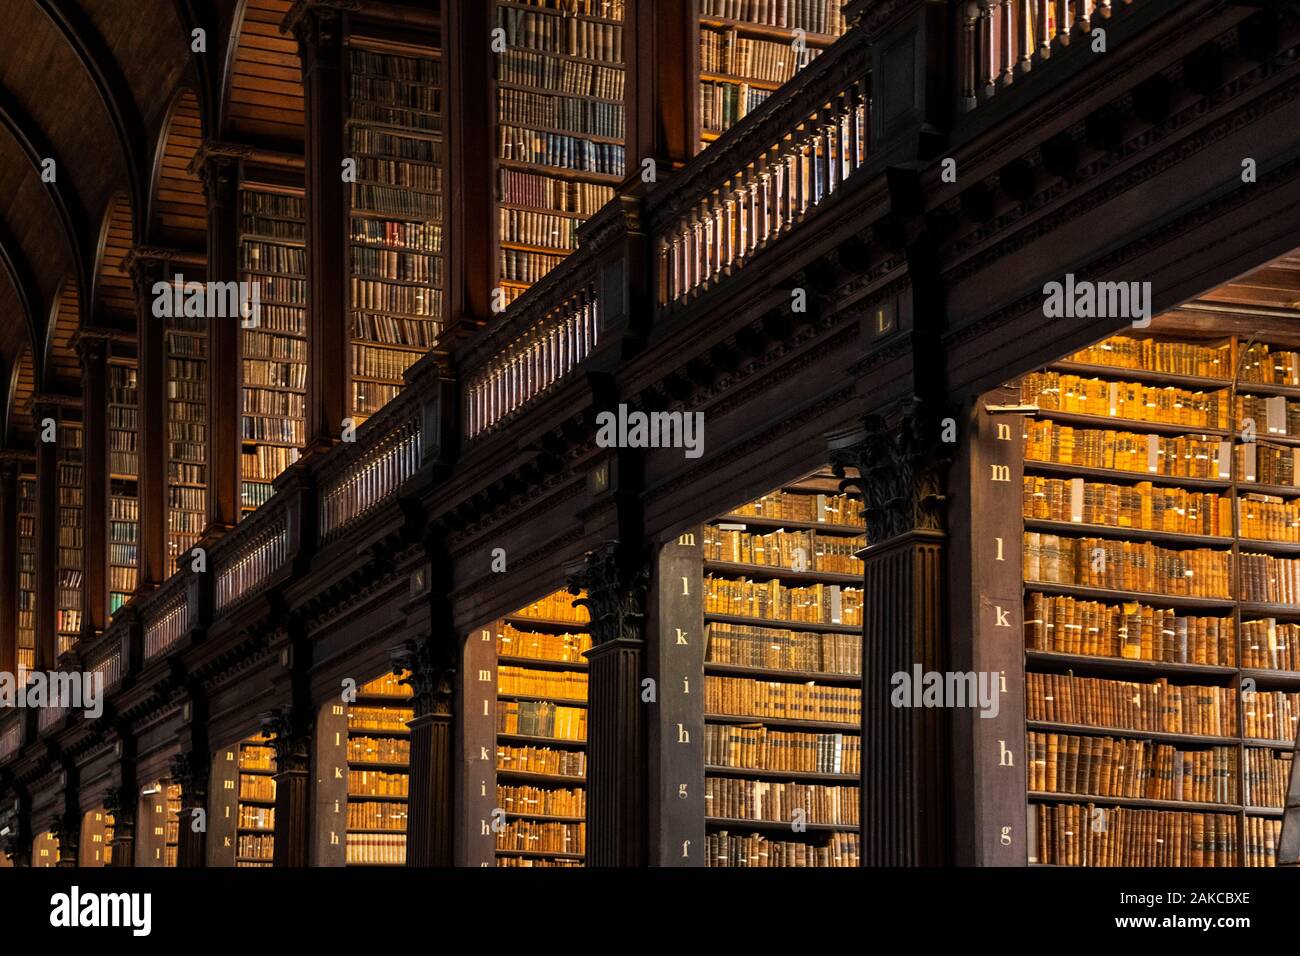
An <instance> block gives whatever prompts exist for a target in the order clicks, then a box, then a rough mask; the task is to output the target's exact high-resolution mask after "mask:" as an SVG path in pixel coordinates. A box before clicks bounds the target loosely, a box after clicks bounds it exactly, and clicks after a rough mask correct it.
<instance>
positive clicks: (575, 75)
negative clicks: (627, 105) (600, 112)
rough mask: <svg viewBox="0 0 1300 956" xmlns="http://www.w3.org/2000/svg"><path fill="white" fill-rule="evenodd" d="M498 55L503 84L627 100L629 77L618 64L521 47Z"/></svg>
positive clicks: (498, 78)
mask: <svg viewBox="0 0 1300 956" xmlns="http://www.w3.org/2000/svg"><path fill="white" fill-rule="evenodd" d="M496 59H497V82H498V83H499V84H500V83H505V84H512V85H518V86H521V87H524V88H526V89H530V90H532V89H542V90H551V91H553V92H555V93H569V94H573V95H575V96H594V97H596V98H598V99H602V100H606V101H610V102H619V103H621V102H622V100H623V87H624V79H625V78H624V74H623V70H622V69H620V68H618V67H616V66H600V65H598V64H595V63H579V62H577V61H575V60H566V59H561V58H559V57H554V56H548V55H547V54H545V53H534V52H531V51H529V50H518V49H511V50H506V51H505V52H504V53H500V54H498V55H497V58H496Z"/></svg>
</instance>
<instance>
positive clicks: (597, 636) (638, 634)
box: [569, 541, 650, 645]
mask: <svg viewBox="0 0 1300 956" xmlns="http://www.w3.org/2000/svg"><path fill="white" fill-rule="evenodd" d="M624 552H625V549H624V548H623V547H622V546H621V545H620V543H619V542H617V541H611V542H610V543H609V544H607V545H606V546H605V547H604V548H602V549H600V550H599V551H591V552H588V553H587V557H586V560H585V562H584V564H583V566H582V568H581V569H579V570H577V571H575V572H574V573H572V574H571V575H570V576H569V593H570V594H577V593H579V592H580V591H583V590H585V591H586V592H587V596H586V597H585V598H579V599H577V600H575V601H574V602H573V603H574V604H575V605H577V606H579V607H585V608H587V610H588V612H589V613H590V614H591V627H590V630H591V640H592V643H593V644H597V645H600V644H607V643H609V642H611V641H616V640H625V641H640V640H644V637H643V634H644V627H645V602H646V586H647V583H648V582H649V580H650V570H649V568H648V567H647V566H646V565H645V563H644V562H640V561H639V560H638V559H636V558H633V557H630V556H629V555H627V554H625V553H624Z"/></svg>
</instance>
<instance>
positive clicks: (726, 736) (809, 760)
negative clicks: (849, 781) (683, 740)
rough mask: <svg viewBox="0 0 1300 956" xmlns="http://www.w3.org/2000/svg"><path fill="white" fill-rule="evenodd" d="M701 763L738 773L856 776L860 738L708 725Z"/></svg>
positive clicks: (860, 760)
mask: <svg viewBox="0 0 1300 956" xmlns="http://www.w3.org/2000/svg"><path fill="white" fill-rule="evenodd" d="M704 763H705V764H706V765H707V766H710V767H731V768H735V769H739V770H789V771H792V772H796V773H840V774H857V773H858V772H859V771H860V769H861V765H862V738H861V737H858V736H856V735H854V734H838V733H836V734H817V733H812V734H810V733H801V732H797V731H786V730H773V729H771V728H770V727H742V726H737V725H734V724H708V725H706V726H705V728H704Z"/></svg>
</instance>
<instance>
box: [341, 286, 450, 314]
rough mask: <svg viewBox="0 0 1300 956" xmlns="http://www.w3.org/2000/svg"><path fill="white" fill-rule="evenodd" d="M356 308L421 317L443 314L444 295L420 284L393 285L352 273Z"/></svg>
mask: <svg viewBox="0 0 1300 956" xmlns="http://www.w3.org/2000/svg"><path fill="white" fill-rule="evenodd" d="M350 288H351V299H350V300H349V301H350V302H351V305H352V308H353V309H364V310H366V311H375V312H396V313H399V314H401V315H413V316H419V317H422V318H440V317H441V316H442V295H441V291H440V290H438V289H430V288H424V287H421V286H409V285H394V284H393V283H391V282H381V281H378V280H375V279H363V278H358V277H356V276H353V277H352V281H351V283H350Z"/></svg>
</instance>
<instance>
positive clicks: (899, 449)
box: [831, 399, 956, 544]
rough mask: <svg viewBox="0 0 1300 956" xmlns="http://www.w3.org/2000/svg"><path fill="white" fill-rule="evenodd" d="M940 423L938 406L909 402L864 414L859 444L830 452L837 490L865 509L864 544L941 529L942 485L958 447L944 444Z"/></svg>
mask: <svg viewBox="0 0 1300 956" xmlns="http://www.w3.org/2000/svg"><path fill="white" fill-rule="evenodd" d="M944 418H945V416H944V415H943V414H942V412H941V410H940V409H939V408H937V407H936V406H934V405H932V404H927V403H924V402H921V401H920V400H918V399H911V400H908V401H907V402H905V403H903V404H902V405H900V406H898V407H897V408H895V409H894V410H893V411H892V413H888V414H870V415H867V416H866V417H865V418H864V419H863V431H864V432H865V435H864V437H863V438H862V440H861V441H859V442H857V443H855V444H853V445H850V446H848V447H845V448H839V449H835V450H833V451H832V452H831V465H832V467H833V468H834V470H835V474H836V476H837V477H839V478H840V488H841V489H843V490H845V491H851V492H852V493H854V494H856V495H857V496H858V497H860V498H861V499H862V500H863V502H864V504H865V507H864V509H863V512H862V513H863V516H864V517H865V518H866V521H867V542H868V544H879V543H881V542H882V541H888V540H889V539H891V538H896V537H899V536H901V535H905V534H909V533H911V532H914V531H943V530H944V503H945V502H946V500H947V498H946V496H945V495H944V484H945V480H946V477H947V471H948V466H949V464H950V463H951V461H952V456H953V452H954V449H955V447H956V445H955V443H954V442H946V441H944V440H943V439H944ZM850 469H852V470H854V471H856V472H857V474H856V475H852V474H849V470H850Z"/></svg>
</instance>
